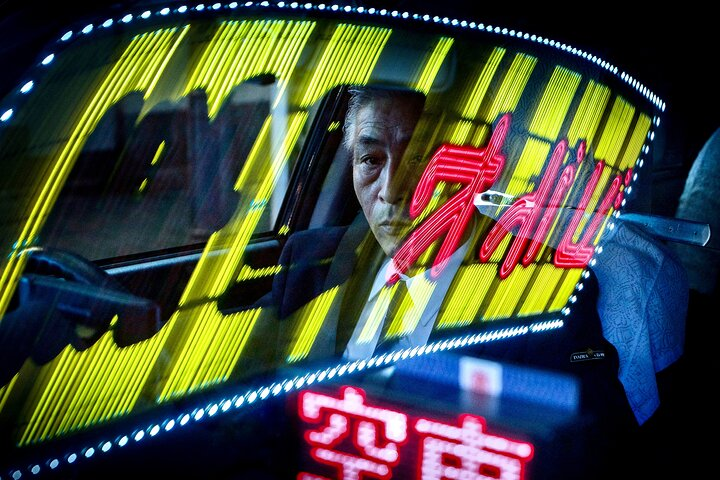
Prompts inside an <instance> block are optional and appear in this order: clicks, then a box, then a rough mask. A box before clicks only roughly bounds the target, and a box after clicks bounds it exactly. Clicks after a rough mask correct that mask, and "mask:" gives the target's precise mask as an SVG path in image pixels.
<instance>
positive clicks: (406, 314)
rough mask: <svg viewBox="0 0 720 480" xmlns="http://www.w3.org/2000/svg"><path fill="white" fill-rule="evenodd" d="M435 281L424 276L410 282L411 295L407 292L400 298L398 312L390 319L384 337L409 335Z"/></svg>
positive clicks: (415, 325)
mask: <svg viewBox="0 0 720 480" xmlns="http://www.w3.org/2000/svg"><path fill="white" fill-rule="evenodd" d="M435 285H436V282H433V281H430V280H427V279H425V278H424V277H420V278H415V279H414V280H413V283H412V286H411V288H412V296H411V294H410V292H408V293H407V294H406V295H405V297H404V298H403V299H402V303H401V304H400V307H399V308H398V313H397V315H395V318H393V319H392V323H391V324H390V326H389V327H388V331H387V334H386V335H385V338H391V337H398V336H403V335H409V334H411V333H412V332H413V331H415V328H416V327H417V324H418V322H419V321H420V318H421V317H422V314H423V312H424V311H425V308H426V307H427V304H428V302H429V301H430V297H431V296H432V293H433V291H435Z"/></svg>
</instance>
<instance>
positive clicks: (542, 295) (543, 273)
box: [518, 263, 563, 316]
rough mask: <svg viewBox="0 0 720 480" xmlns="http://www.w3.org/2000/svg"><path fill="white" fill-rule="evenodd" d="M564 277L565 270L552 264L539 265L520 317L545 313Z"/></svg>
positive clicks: (520, 310) (520, 311) (521, 308)
mask: <svg viewBox="0 0 720 480" xmlns="http://www.w3.org/2000/svg"><path fill="white" fill-rule="evenodd" d="M562 275H563V270H562V269H560V268H556V267H555V265H553V264H552V263H545V264H543V265H539V266H538V269H537V274H536V276H535V279H534V280H532V281H531V283H530V290H529V291H528V293H527V296H526V297H525V300H524V301H523V303H522V305H521V306H520V309H519V310H518V316H524V315H532V314H536V313H542V312H545V307H546V306H547V305H548V302H549V301H550V297H551V296H552V294H553V292H554V291H555V287H556V286H557V284H558V283H559V282H560V279H561V277H562Z"/></svg>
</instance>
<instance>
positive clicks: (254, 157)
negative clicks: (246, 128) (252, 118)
mask: <svg viewBox="0 0 720 480" xmlns="http://www.w3.org/2000/svg"><path fill="white" fill-rule="evenodd" d="M272 118H273V117H272V115H269V116H268V117H267V118H266V119H265V121H264V122H263V125H262V127H260V132H259V133H258V136H257V138H256V139H255V143H253V146H252V148H251V149H250V153H249V154H248V158H247V160H246V161H245V166H244V167H243V169H242V171H241V172H240V174H239V175H238V179H237V181H236V182H235V185H234V186H233V190H235V191H239V190H240V189H241V188H243V187H244V186H246V184H247V183H248V182H249V177H250V176H251V175H252V173H251V172H255V171H256V170H257V169H258V168H260V166H261V165H262V162H263V160H265V157H263V156H262V155H264V154H265V152H266V151H267V149H268V142H269V141H270V140H269V134H270V127H271V126H272ZM258 164H260V165H258Z"/></svg>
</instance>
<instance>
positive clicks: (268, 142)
mask: <svg viewBox="0 0 720 480" xmlns="http://www.w3.org/2000/svg"><path fill="white" fill-rule="evenodd" d="M348 30H352V32H350V33H348V32H347V31H348ZM339 31H340V33H341V34H342V35H340V37H343V35H345V34H347V35H349V37H350V38H346V37H347V35H345V37H343V39H342V40H344V42H345V43H347V45H344V47H347V48H348V50H347V51H346V53H347V52H350V54H352V55H354V54H355V53H354V52H357V51H360V50H361V47H364V46H363V45H358V41H357V40H356V38H357V35H358V33H359V32H365V33H364V34H368V35H370V37H371V38H372V39H373V40H372V43H373V49H372V52H373V53H372V55H364V57H363V58H362V59H359V58H358V59H357V60H358V62H357V63H359V64H360V65H359V66H355V67H356V68H352V69H351V70H347V69H336V68H334V65H333V64H338V65H342V64H344V63H347V62H348V57H347V56H344V57H343V58H337V57H335V56H334V55H332V54H330V55H329V54H328V49H329V50H331V51H332V52H338V51H341V50H342V48H338V47H343V45H342V44H343V41H340V40H341V39H339V38H338V35H337V31H336V35H335V40H336V41H335V42H330V45H334V46H328V47H327V48H326V51H325V52H324V53H323V54H322V55H321V58H322V59H324V63H323V62H321V63H320V65H318V67H317V68H316V69H315V71H314V74H313V78H312V79H311V81H310V83H309V85H308V87H307V88H306V90H305V92H304V95H303V94H302V90H301V96H300V98H304V99H305V101H314V99H316V98H318V96H319V95H321V94H322V93H324V91H325V90H326V89H327V88H329V86H330V85H335V84H337V83H339V82H341V81H347V80H351V81H362V82H366V81H367V78H368V77H369V75H370V72H371V71H372V69H373V68H374V65H375V62H376V60H377V57H378V55H379V52H380V50H381V49H382V46H384V44H385V42H386V41H387V37H388V36H389V34H390V30H387V29H370V28H364V27H363V28H356V27H352V28H351V29H345V31H343V30H342V29H340V30H339ZM304 32H306V33H309V30H307V29H305V30H304ZM338 42H339V44H340V45H338ZM294 43H295V44H297V42H294ZM302 45H304V44H302ZM298 48H300V46H298ZM275 53H276V54H277V50H276V51H275ZM249 54H250V52H248V55H249ZM295 57H296V58H297V57H298V54H295ZM338 72H340V73H338ZM347 72H350V73H347ZM337 75H340V77H338V76H337ZM348 76H351V77H353V78H350V79H348V78H347V77H348ZM307 106H309V104H308V105H307ZM301 108H302V105H301ZM279 115H280V114H279V113H278V116H279ZM307 116H308V114H307V112H306V111H304V110H300V111H299V112H295V113H292V114H290V115H289V116H288V117H287V120H285V117H282V116H279V117H278V120H272V119H268V121H267V122H266V123H265V126H264V127H263V132H264V133H261V135H260V136H259V137H258V139H257V140H256V142H255V145H254V146H253V148H252V149H251V152H254V153H251V156H252V155H254V154H255V155H257V162H253V164H254V165H249V163H250V162H246V165H245V167H244V168H243V171H242V173H241V174H240V175H239V178H238V182H237V183H236V187H237V188H239V189H241V190H242V191H243V192H246V193H248V195H247V196H246V199H247V200H245V202H244V203H243V205H241V206H240V207H239V208H238V210H237V212H238V213H237V214H236V216H235V217H233V219H231V221H230V222H229V223H228V225H227V226H226V227H224V228H223V229H222V230H221V231H219V232H216V234H214V235H212V236H211V238H210V241H209V242H208V245H207V247H206V249H205V252H204V253H203V255H202V256H201V260H200V262H199V264H198V266H197V267H196V269H195V272H193V276H192V278H191V281H190V282H189V283H188V286H187V287H186V289H185V292H184V293H183V296H182V298H183V301H182V302H183V303H181V310H180V311H179V312H178V320H177V322H176V325H182V328H181V329H179V330H178V331H177V332H174V334H173V338H174V340H175V341H173V345H172V348H171V351H170V356H171V357H172V360H171V364H172V366H171V368H170V371H171V375H169V376H168V380H167V381H166V382H165V384H164V385H163V386H162V388H161V389H160V392H161V393H160V395H159V397H158V398H159V401H163V400H164V399H166V398H169V397H170V396H174V395H181V394H183V393H184V390H183V389H186V390H187V389H188V388H196V387H197V385H196V384H195V383H193V382H194V381H193V380H192V378H191V377H188V376H187V375H185V376H183V375H178V374H177V371H178V370H186V371H189V372H192V374H194V373H195V372H196V370H197V368H195V367H194V366H193V365H195V364H193V362H195V361H196V359H194V357H193V356H192V355H189V354H188V353H187V352H188V351H192V350H193V348H194V345H195V342H193V341H191V340H190V338H191V337H189V336H188V335H186V334H185V333H183V331H190V330H192V329H193V324H194V323H196V322H198V318H197V316H196V315H193V314H192V312H191V311H187V310H182V304H184V302H185V301H190V300H191V301H193V302H196V301H205V302H207V301H208V300H209V299H213V298H215V297H216V296H217V295H219V294H220V293H222V292H223V291H224V290H225V289H226V288H227V285H228V284H229V282H231V281H233V279H234V277H235V275H236V272H237V270H238V267H240V266H241V265H240V263H241V259H242V255H243V252H244V249H245V246H246V245H247V243H248V241H249V239H250V236H251V235H252V233H253V232H254V230H255V226H256V225H257V222H258V221H259V219H260V216H261V215H262V212H263V210H264V208H265V205H266V204H267V199H268V198H269V196H270V195H271V193H272V191H273V190H274V188H275V183H276V181H277V178H278V175H279V173H280V172H281V171H282V169H283V168H285V165H286V163H287V161H288V158H289V155H290V152H291V151H292V150H293V148H294V146H295V144H296V143H297V139H298V138H299V135H300V132H301V131H302V128H303V126H304V125H305V123H306V121H307ZM273 121H287V128H286V135H285V137H284V138H273V137H272V136H271V135H272V131H273V129H272V128H270V126H271V125H272V124H273ZM263 162H264V163H263ZM250 167H252V168H250ZM220 248H222V249H226V250H227V253H226V254H223V255H215V256H210V255H208V253H209V252H212V251H214V250H217V249H220ZM210 301H212V300H210ZM328 308H329V305H328ZM310 324H312V322H310ZM316 333H317V332H315V334H312V328H310V330H305V333H304V334H303V335H300V344H298V346H296V347H297V348H294V349H293V348H291V349H290V350H294V352H295V354H293V353H292V352H291V356H292V355H294V357H293V358H301V357H303V356H305V355H307V352H309V350H310V348H311V345H312V341H314V338H315V335H316ZM308 342H310V343H308ZM197 361H198V362H201V361H206V359H200V358H199V357H197ZM184 367H188V368H184ZM202 368H205V367H204V366H203V367H202ZM212 368H216V367H212ZM196 378H197V379H198V381H200V380H199V378H200V377H196ZM186 390H185V391H186Z"/></svg>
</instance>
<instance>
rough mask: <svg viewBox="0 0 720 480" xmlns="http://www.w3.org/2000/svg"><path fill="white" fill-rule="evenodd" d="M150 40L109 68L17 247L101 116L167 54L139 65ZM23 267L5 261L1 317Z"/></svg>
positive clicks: (40, 220) (136, 42)
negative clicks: (155, 61)
mask: <svg viewBox="0 0 720 480" xmlns="http://www.w3.org/2000/svg"><path fill="white" fill-rule="evenodd" d="M164 31H171V32H175V31H176V29H170V30H159V31H158V32H156V35H161V34H162V33H163V32H164ZM153 38H154V36H146V35H144V36H138V37H135V38H134V39H133V40H132V41H131V43H130V45H129V46H128V48H127V49H126V50H125V52H124V53H123V54H122V56H121V58H120V60H119V61H118V62H117V63H116V64H115V65H114V66H113V67H112V69H111V71H110V72H109V74H108V75H107V76H106V77H105V78H104V80H103V83H102V85H101V86H100V87H99V88H98V90H97V91H96V93H95V95H94V96H93V97H92V99H91V100H90V102H88V104H87V105H86V106H85V108H84V110H82V112H83V113H82V115H81V117H80V119H79V121H78V122H77V123H76V126H75V128H74V130H73V131H72V132H71V134H70V135H69V139H68V141H67V142H66V143H65V144H64V146H63V147H62V150H61V152H60V154H59V155H58V158H57V160H56V162H55V163H54V165H53V167H52V170H51V172H50V173H49V175H48V176H47V177H46V179H45V183H44V185H43V186H42V188H41V191H40V193H39V194H38V195H37V197H36V198H37V201H36V203H35V205H34V206H33V208H32V211H31V213H30V215H29V217H28V221H27V223H26V224H25V227H24V228H23V231H22V233H21V234H20V237H19V239H18V241H17V245H28V244H31V243H32V242H33V240H34V238H35V236H36V235H37V232H38V231H39V230H40V228H42V225H43V224H44V222H45V219H46V218H47V215H48V212H49V211H50V209H51V208H52V207H53V205H54V204H55V200H56V199H57V196H58V194H59V192H60V189H61V188H62V186H63V185H64V183H65V180H66V178H67V175H68V174H69V171H70V169H71V168H72V166H73V164H74V162H75V159H76V158H77V155H78V153H79V152H80V150H81V149H82V147H83V145H84V143H85V140H86V139H87V138H88V136H89V135H90V133H92V132H93V131H94V130H95V126H96V125H97V122H98V121H99V120H100V118H101V117H102V115H104V114H105V112H106V111H107V109H108V108H110V106H112V105H113V104H114V103H115V102H117V100H119V99H120V98H122V97H123V96H124V95H125V94H127V93H128V92H130V91H132V90H137V89H138V87H139V86H138V85H137V82H136V80H137V77H138V75H141V74H142V73H143V72H144V71H145V69H146V68H147V66H148V64H151V63H152V60H153V58H157V57H158V56H159V57H162V56H165V55H167V52H166V51H165V50H163V49H154V50H151V51H149V52H148V54H147V55H146V56H145V57H141V58H140V62H138V61H137V59H136V57H137V55H138V54H139V53H137V52H143V51H145V50H146V48H145V47H146V45H147V44H152V40H153ZM164 65H166V64H163V66H164ZM157 73H158V74H159V73H160V72H157ZM23 265H24V260H22V261H18V260H17V258H16V256H15V255H13V257H12V258H11V260H10V261H9V262H8V267H7V268H6V270H5V272H3V278H2V280H1V281H2V283H0V291H2V297H0V314H1V313H2V312H4V311H5V309H6V308H7V303H8V302H9V299H10V296H11V295H12V293H13V291H14V288H15V284H16V282H17V279H18V275H19V274H20V271H21V268H22V266H23Z"/></svg>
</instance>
